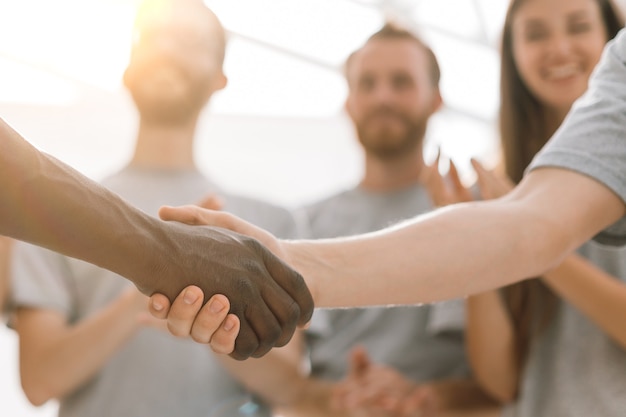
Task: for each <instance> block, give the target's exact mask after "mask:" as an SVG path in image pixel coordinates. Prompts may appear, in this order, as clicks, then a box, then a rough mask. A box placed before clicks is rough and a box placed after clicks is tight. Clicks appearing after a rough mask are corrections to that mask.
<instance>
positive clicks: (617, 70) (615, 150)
mask: <svg viewBox="0 0 626 417" xmlns="http://www.w3.org/2000/svg"><path fill="white" fill-rule="evenodd" d="M541 167H561V168H566V169H569V170H572V171H576V172H579V173H581V174H584V175H587V176H589V177H591V178H593V179H595V180H597V181H598V182H600V183H602V184H604V185H606V186H607V187H608V188H609V189H611V190H612V191H613V192H615V194H617V195H618V196H619V197H620V198H621V199H622V200H623V201H624V202H625V203H626V29H622V30H621V31H620V32H619V33H618V35H617V36H616V37H615V38H614V39H613V40H612V41H610V42H609V44H608V45H607V47H606V48H605V50H604V53H603V54H602V58H601V60H600V63H599V64H598V66H597V67H596V69H595V71H594V73H593V75H592V77H591V79H590V81H589V88H588V90H587V92H586V93H585V94H584V95H583V96H582V97H581V98H580V99H579V100H577V101H576V103H575V104H574V106H573V107H572V110H571V111H570V113H569V114H568V116H567V117H566V119H565V121H564V122H563V124H562V125H561V127H560V128H559V129H558V130H557V132H556V133H555V135H554V136H553V137H552V138H551V139H550V141H549V142H548V143H547V144H546V146H545V147H544V149H542V150H541V152H539V153H538V154H537V156H536V157H535V159H534V160H533V162H532V164H531V165H530V167H529V169H537V168H541ZM603 235H604V236H600V238H602V237H604V238H605V240H606V239H609V238H612V240H617V241H618V242H619V243H618V244H624V243H626V218H622V220H620V221H619V222H617V223H616V224H614V225H613V226H612V227H610V228H608V229H607V230H605V231H604V232H603Z"/></svg>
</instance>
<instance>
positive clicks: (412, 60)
mask: <svg viewBox="0 0 626 417" xmlns="http://www.w3.org/2000/svg"><path fill="white" fill-rule="evenodd" d="M429 69H430V62H429V60H428V56H427V54H426V52H425V51H424V49H423V48H422V47H421V46H420V45H418V44H416V43H415V42H414V41H411V40H408V39H393V40H373V41H370V42H368V43H367V44H366V45H365V46H364V47H363V49H361V50H360V51H359V52H358V53H357V54H356V55H354V56H353V57H352V60H351V62H350V63H349V67H348V70H347V74H346V75H347V78H348V84H349V93H348V98H347V101H346V109H347V111H348V114H349V115H350V117H351V118H352V120H353V122H354V124H355V126H356V129H357V134H358V137H359V140H360V142H361V144H362V145H363V147H364V149H365V150H366V151H367V152H369V153H371V154H375V155H378V156H380V157H394V156H397V155H401V154H404V153H406V152H409V151H411V150H413V149H415V147H417V146H421V145H422V141H423V138H424V134H425V131H426V124H427V121H428V118H429V117H430V116H431V115H432V114H433V112H434V111H436V110H437V109H438V108H439V106H440V104H441V97H440V95H439V90H438V89H437V88H436V87H434V86H433V85H432V82H431V78H430V70H429Z"/></svg>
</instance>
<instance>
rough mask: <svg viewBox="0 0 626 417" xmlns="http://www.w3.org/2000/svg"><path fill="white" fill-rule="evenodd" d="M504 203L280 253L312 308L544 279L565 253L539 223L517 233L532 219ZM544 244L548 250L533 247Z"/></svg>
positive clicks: (423, 297) (460, 293)
mask: <svg viewBox="0 0 626 417" xmlns="http://www.w3.org/2000/svg"><path fill="white" fill-rule="evenodd" d="M502 204H503V203H492V202H486V203H478V204H475V203H470V204H467V205H465V204H464V205H457V206H453V207H449V208H445V209H442V210H440V211H438V212H437V213H436V214H434V215H428V216H423V217H420V218H418V219H416V220H414V221H412V222H410V223H406V224H404V227H395V228H391V229H387V230H384V231H381V232H376V233H372V234H369V235H366V237H360V238H347V239H333V240H327V241H318V242H313V241H309V242H286V243H285V244H284V246H285V249H286V251H287V254H288V259H289V260H290V261H291V262H293V264H294V266H295V268H296V270H298V271H299V272H300V273H302V274H303V276H304V278H305V280H306V281H307V283H310V287H311V288H312V292H313V295H314V299H315V301H316V305H317V306H318V307H338V306H364V305H371V304H383V305H384V304H414V303H418V302H433V301H438V300H443V299H449V298H458V297H464V296H467V295H470V294H476V293H479V292H483V291H485V290H488V289H492V288H496V287H500V286H503V285H506V284H509V283H511V282H514V281H516V280H519V279H522V278H526V277H529V276H532V275H533V274H536V273H538V272H542V271H543V270H545V269H546V268H548V267H549V266H551V265H552V263H553V262H554V259H555V258H558V257H559V256H560V255H561V252H563V251H564V248H565V247H567V245H564V244H563V243H562V242H558V241H559V240H560V239H561V237H560V236H546V233H545V229H544V226H545V223H544V222H543V221H542V220H541V219H531V220H532V222H529V223H530V224H531V226H530V227H517V225H518V224H519V221H520V217H524V216H529V215H531V216H532V213H525V212H524V211H523V210H521V209H519V210H518V209H517V208H516V207H515V205H514V204H511V205H509V206H508V207H505V209H504V210H501V209H500V208H499V207H500V206H501V205H502ZM424 220H425V221H424ZM542 239H546V240H547V241H546V240H544V243H547V244H546V245H545V246H544V247H545V248H546V251H540V250H537V245H535V243H536V242H538V241H541V240H542ZM553 241H556V242H553ZM540 246H541V245H540ZM549 248H552V249H553V250H549ZM383 276H384V277H385V279H384V280H383V279H378V278H377V277H383ZM321 288H323V289H324V291H320V290H319V289H321Z"/></svg>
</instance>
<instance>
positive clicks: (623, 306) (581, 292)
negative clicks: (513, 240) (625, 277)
mask: <svg viewBox="0 0 626 417" xmlns="http://www.w3.org/2000/svg"><path fill="white" fill-rule="evenodd" d="M543 277H544V278H543V279H544V282H545V283H546V284H548V286H550V287H551V288H552V290H553V291H555V292H556V293H557V294H558V295H559V296H560V297H562V298H564V299H565V300H567V301H568V302H569V303H570V304H572V305H573V306H575V307H576V308H577V309H578V310H580V311H581V312H582V313H583V314H585V315H586V316H587V317H588V318H589V319H590V320H591V321H593V322H594V323H595V324H596V325H597V326H599V327H600V328H601V329H602V330H603V331H604V332H605V333H607V334H608V335H609V337H611V338H612V339H613V340H615V342H617V343H619V344H620V345H621V346H622V348H624V349H626V326H624V317H626V285H625V284H624V283H623V282H622V281H619V280H618V279H617V278H615V277H612V276H611V275H609V274H607V273H605V272H604V271H602V270H600V269H599V268H597V267H596V266H594V265H593V264H592V263H590V262H589V261H587V260H586V259H584V258H582V257H580V256H578V255H571V256H569V257H567V259H566V260H565V261H563V262H562V263H561V264H560V265H559V266H558V267H557V268H555V269H553V270H552V271H550V272H548V273H546V274H545V275H544V276H543Z"/></svg>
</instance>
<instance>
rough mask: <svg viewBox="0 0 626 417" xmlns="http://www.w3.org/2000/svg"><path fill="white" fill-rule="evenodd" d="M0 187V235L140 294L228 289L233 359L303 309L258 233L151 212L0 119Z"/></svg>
mask: <svg viewBox="0 0 626 417" xmlns="http://www.w3.org/2000/svg"><path fill="white" fill-rule="evenodd" d="M0 189H1V190H2V193H0V235H7V236H11V237H14V238H16V239H20V240H25V241H28V242H31V243H34V244H37V245H40V246H44V247H47V248H49V249H52V250H54V251H57V252H60V253H63V254H65V255H68V256H72V257H75V258H79V259H82V260H85V261H87V262H91V263H93V264H95V265H98V266H101V267H103V268H106V269H109V270H111V271H114V272H117V273H118V274H120V275H122V276H124V277H127V278H128V279H130V280H131V281H133V282H134V283H135V284H136V285H137V287H138V288H139V289H140V290H141V291H142V292H144V293H145V294H148V295H151V294H153V293H155V292H157V293H162V294H165V295H166V296H167V297H168V298H169V300H174V299H175V297H176V296H177V295H178V294H179V293H180V292H181V291H182V290H183V289H184V288H185V287H187V286H188V285H198V286H200V287H201V288H202V290H203V294H204V301H206V300H208V299H209V298H210V297H211V296H212V295H214V294H218V293H219V294H224V295H226V296H227V297H228V298H229V300H230V302H231V311H232V312H233V313H234V314H236V315H237V316H238V317H239V318H240V320H241V328H240V333H239V334H240V336H238V337H237V341H236V345H235V352H234V353H233V356H234V357H236V358H238V359H244V358H247V357H249V356H261V355H263V354H264V353H266V352H267V351H268V350H269V349H270V348H271V347H273V346H275V345H277V346H282V345H284V344H286V343H287V342H288V341H289V339H290V337H291V335H292V334H293V332H294V330H295V328H296V325H297V324H298V323H300V324H304V323H306V322H307V321H308V320H309V319H310V317H311V314H312V312H313V300H312V298H311V295H310V293H309V291H308V288H307V287H306V285H305V283H304V281H303V280H302V277H301V276H300V275H299V274H298V273H297V272H295V271H294V270H292V269H291V268H289V267H288V266H287V265H285V264H284V263H283V262H281V261H280V260H279V259H278V258H276V257H275V256H274V255H272V254H271V253H270V252H269V251H268V250H266V249H265V248H264V247H263V246H261V245H259V244H258V243H257V242H256V241H254V240H252V239H249V238H247V237H243V236H241V235H237V234H235V233H232V232H229V231H225V230H220V229H216V228H207V227H200V228H194V227H188V226H185V225H181V224H178V223H167V222H162V221H160V220H158V219H156V218H154V217H152V216H149V215H147V214H146V213H144V212H142V211H140V210H138V209H136V208H134V207H132V206H131V205H129V204H128V203H127V202H125V201H124V200H123V199H121V198H120V197H119V196H117V195H115V194H114V193H112V192H110V191H108V190H107V189H106V188H104V187H102V186H100V185H98V184H97V183H95V182H93V181H91V180H89V179H88V178H86V177H84V176H83V175H81V174H80V173H78V172H77V171H75V170H73V169H72V168H70V167H68V166H67V165H65V164H63V163H62V162H60V161H58V160H56V159H55V158H53V157H51V156H49V155H46V154H45V153H42V152H39V151H38V150H37V149H35V148H34V147H33V146H31V145H30V144H29V143H28V142H26V141H25V140H24V139H23V138H22V137H21V136H20V135H19V134H18V133H17V132H15V131H14V130H13V129H11V128H10V127H9V126H8V125H7V124H6V123H4V122H3V121H2V120H0ZM129 260H131V261H129Z"/></svg>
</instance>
